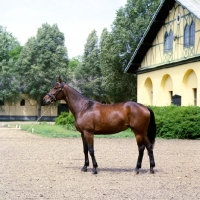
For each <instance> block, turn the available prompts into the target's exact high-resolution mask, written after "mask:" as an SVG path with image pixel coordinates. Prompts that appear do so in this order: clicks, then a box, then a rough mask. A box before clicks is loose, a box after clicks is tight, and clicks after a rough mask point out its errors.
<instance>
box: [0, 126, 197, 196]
mask: <svg viewBox="0 0 200 200" xmlns="http://www.w3.org/2000/svg"><path fill="white" fill-rule="evenodd" d="M95 155H96V159H97V162H98V165H99V168H98V172H99V173H98V174H97V175H92V173H91V166H90V167H89V169H88V172H86V173H84V172H81V171H80V169H81V167H82V166H83V162H84V161H83V158H84V157H83V150H82V142H81V138H78V139H77V138H76V139H52V138H42V137H39V136H36V135H33V134H30V133H27V132H23V131H20V130H13V129H2V128H0V161H1V163H0V199H1V200H4V199H11V200H15V199H20V200H21V199H33V200H36V199H56V200H62V199H69V200H71V199H76V200H79V199H80V200H83V199H87V200H90V199H95V200H96V199H97V200H101V199H106V200H107V199H108V200H109V199H110V200H111V199H112V200H114V199H116V200H118V199H137V200H140V199H142V200H147V199H148V200H149V199H159V200H165V199H166V200H169V199H175V200H177V199H187V200H189V199H193V200H196V199H200V141H193V140H163V139H157V140H156V145H155V149H154V155H155V162H156V167H155V174H153V175H152V174H149V161H148V156H147V153H146V151H145V155H144V160H143V166H142V170H141V172H140V174H139V175H135V173H134V171H133V169H134V167H135V164H136V160H137V156H138V152H137V145H136V141H135V139H99V138H98V139H95Z"/></svg>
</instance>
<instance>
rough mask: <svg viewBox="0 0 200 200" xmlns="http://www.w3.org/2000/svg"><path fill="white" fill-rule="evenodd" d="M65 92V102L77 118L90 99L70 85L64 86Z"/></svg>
mask: <svg viewBox="0 0 200 200" xmlns="http://www.w3.org/2000/svg"><path fill="white" fill-rule="evenodd" d="M64 91H65V93H66V96H65V101H66V103H67V104H68V106H69V109H70V111H71V112H72V114H73V115H74V117H75V118H76V117H77V116H78V114H79V113H80V111H81V110H82V108H83V107H84V105H85V104H86V103H87V102H88V99H87V98H86V97H84V96H82V95H81V94H80V93H79V92H77V91H76V90H74V89H73V88H71V87H70V86H68V85H65V86H64Z"/></svg>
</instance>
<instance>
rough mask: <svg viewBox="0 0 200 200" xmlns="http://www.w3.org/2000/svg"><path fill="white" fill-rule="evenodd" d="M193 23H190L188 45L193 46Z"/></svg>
mask: <svg viewBox="0 0 200 200" xmlns="http://www.w3.org/2000/svg"><path fill="white" fill-rule="evenodd" d="M194 36H195V25H194V22H192V24H191V25H190V45H191V46H194Z"/></svg>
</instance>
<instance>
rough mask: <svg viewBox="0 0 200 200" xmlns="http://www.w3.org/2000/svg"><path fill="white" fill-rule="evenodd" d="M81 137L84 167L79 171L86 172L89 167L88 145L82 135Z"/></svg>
mask: <svg viewBox="0 0 200 200" xmlns="http://www.w3.org/2000/svg"><path fill="white" fill-rule="evenodd" d="M81 137H82V141H83V153H84V156H85V162H84V165H83V168H82V169H81V171H83V172H87V167H88V166H89V158H88V144H87V142H86V140H85V137H84V134H83V133H82V134H81Z"/></svg>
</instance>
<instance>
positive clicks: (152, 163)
mask: <svg viewBox="0 0 200 200" xmlns="http://www.w3.org/2000/svg"><path fill="white" fill-rule="evenodd" d="M145 146H146V149H147V151H148V155H149V162H150V173H151V174H154V170H153V168H154V167H155V161H154V155H153V145H152V144H151V143H150V142H149V139H148V138H147V137H145Z"/></svg>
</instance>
